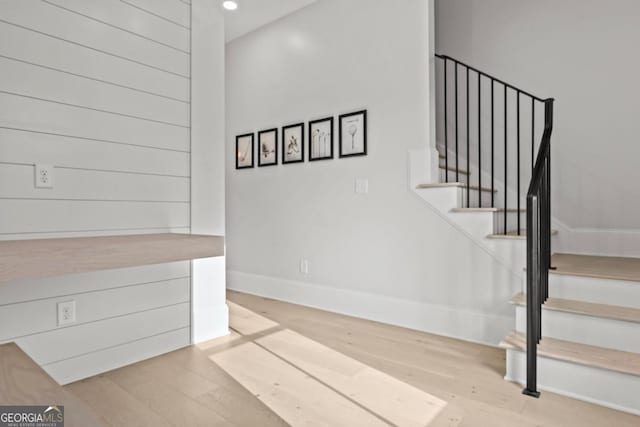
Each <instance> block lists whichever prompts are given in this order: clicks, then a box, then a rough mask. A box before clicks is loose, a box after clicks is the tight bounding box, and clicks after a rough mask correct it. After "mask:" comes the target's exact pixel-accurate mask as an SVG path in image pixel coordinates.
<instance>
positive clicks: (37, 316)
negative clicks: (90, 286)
mask: <svg viewBox="0 0 640 427" xmlns="http://www.w3.org/2000/svg"><path fill="white" fill-rule="evenodd" d="M70 300H73V301H75V302H76V324H77V325H81V324H84V323H87V322H95V321H99V320H103V319H107V318H110V317H115V316H123V315H126V314H132V313H135V312H138V311H145V310H151V309H153V308H157V307H164V306H168V305H172V304H177V303H184V302H188V301H189V279H188V278H182V279H174V280H167V281H163V282H155V283H147V284H143V285H137V286H128V287H125V288H116V289H108V290H104V291H98V292H91V293H81V294H73V295H65V296H61V297H56V298H50V299H41V300H36V301H29V302H24V303H20V304H11V305H5V306H0V341H7V342H9V341H13V340H14V339H15V338H16V337H20V336H23V335H30V334H35V333H41V332H43V331H52V330H55V329H58V322H57V304H58V303H59V302H63V301H70Z"/></svg>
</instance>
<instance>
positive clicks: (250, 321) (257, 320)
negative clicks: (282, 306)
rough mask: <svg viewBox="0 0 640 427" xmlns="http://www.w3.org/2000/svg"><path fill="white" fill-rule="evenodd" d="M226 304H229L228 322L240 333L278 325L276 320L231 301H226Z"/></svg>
mask: <svg viewBox="0 0 640 427" xmlns="http://www.w3.org/2000/svg"><path fill="white" fill-rule="evenodd" d="M227 305H228V306H229V324H230V325H231V327H232V328H233V329H235V330H236V331H238V332H239V333H241V334H242V335H252V334H257V333H259V332H262V331H266V330H267V329H271V328H273V327H276V326H278V324H277V323H276V322H274V321H272V320H269V319H267V318H266V317H264V316H260V315H259V314H257V313H254V312H253V311H251V310H247V309H246V308H244V307H242V306H240V305H238V304H235V303H233V302H231V301H227Z"/></svg>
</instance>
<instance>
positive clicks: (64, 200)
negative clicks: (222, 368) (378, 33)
mask: <svg viewBox="0 0 640 427" xmlns="http://www.w3.org/2000/svg"><path fill="white" fill-rule="evenodd" d="M198 3H199V2H197V4H198ZM194 7H195V6H194ZM198 7H201V6H198ZM0 16H1V19H2V21H1V22H0V75H2V79H0V239H2V240H11V239H27V238H49V237H73V236H89V235H110V234H132V233H158V232H183V233H188V232H190V229H191V227H192V226H193V228H194V230H196V231H200V232H204V231H209V229H208V228H207V227H206V225H207V222H206V221H203V220H201V218H200V216H199V215H200V214H201V213H202V212H205V211H207V212H209V214H210V215H213V216H212V218H213V221H214V222H215V224H213V225H212V228H211V230H213V231H216V232H221V233H222V234H223V231H224V221H223V220H222V218H223V212H222V209H223V199H224V196H223V194H221V192H222V191H223V190H222V186H223V177H222V176H221V174H220V173H218V174H217V175H213V176H211V177H210V178H209V177H207V180H210V182H217V184H218V186H217V187H215V185H214V186H212V187H211V189H212V190H211V194H210V196H209V198H214V200H215V201H216V203H217V205H216V204H215V203H214V206H213V207H211V204H208V205H206V207H203V205H205V204H206V203H205V202H204V201H203V200H204V199H205V198H204V197H203V196H202V192H203V190H202V185H203V181H204V180H203V179H202V178H203V177H202V175H201V174H202V173H203V172H202V167H203V166H202V164H201V163H197V162H194V165H193V167H192V165H191V160H192V153H191V146H192V144H191V143H192V142H193V154H195V155H197V156H200V155H202V156H205V155H206V156H207V157H210V156H217V160H215V159H213V160H212V159H209V163H210V164H214V163H215V161H218V162H219V161H221V159H222V158H223V157H222V153H221V148H222V145H223V144H222V143H221V141H222V140H221V139H218V140H217V142H210V144H212V143H214V144H216V145H215V146H214V145H212V146H211V147H209V148H207V146H205V144H203V133H204V132H206V130H207V129H206V126H204V125H202V124H201V122H202V114H199V113H200V108H202V109H205V108H206V109H207V110H206V112H205V113H206V114H219V109H220V107H219V106H217V108H218V110H216V109H211V108H208V107H202V104H203V101H202V100H201V99H200V98H198V100H197V102H196V103H194V105H193V109H194V122H196V123H194V124H195V125H194V140H193V141H191V137H190V134H191V117H190V110H191V106H190V98H191V96H190V77H191V71H190V62H191V54H190V44H191V43H190V28H189V27H190V5H189V4H188V3H185V2H182V1H178V0H161V1H153V2H149V1H144V0H130V1H128V2H118V1H110V0H101V1H93V2H86V1H81V0H51V1H47V2H40V1H10V2H9V1H7V2H2V3H1V4H0ZM209 19H210V21H208V24H209V25H210V26H211V25H212V24H213V22H212V21H211V19H212V18H211V17H209ZM205 36H206V34H205ZM214 42H215V41H214V40H212V41H209V42H208V43H209V46H210V47H211V46H212V43H214ZM218 42H219V44H218V45H217V46H218V50H217V51H214V53H218V54H219V55H220V54H221V53H220V52H221V49H222V41H221V39H219V40H218ZM196 45H197V44H196ZM207 54H208V52H206V53H203V52H202V51H201V50H200V51H198V55H196V56H195V57H194V58H193V59H194V62H195V63H196V65H197V66H199V65H200V62H196V61H199V60H200V56H199V55H201V56H204V55H207ZM208 71H209V70H208V69H205V70H203V72H200V73H194V80H195V83H197V84H198V85H199V87H202V86H205V85H206V82H205V81H204V78H203V74H204V73H207V72H208ZM218 77H219V79H220V80H219V82H220V84H221V82H222V78H221V76H220V75H219V76H218ZM209 78H210V79H212V78H213V77H209ZM220 84H218V85H217V86H214V90H215V91H216V92H217V93H215V94H214V95H213V96H212V98H216V95H217V98H216V99H218V100H220V99H223V94H222V91H221V90H220V88H219V86H220ZM212 86H213V84H212ZM196 118H197V119H196ZM208 120H209V121H210V122H211V117H209V118H208ZM213 126H214V127H215V130H216V131H217V132H218V133H219V134H221V133H222V128H223V123H220V122H213ZM210 141H216V140H215V139H213V140H210ZM216 147H218V148H216ZM207 150H208V151H207ZM205 151H206V153H205ZM199 158H200V157H198V159H199ZM34 163H44V164H50V165H54V183H55V186H54V188H53V189H36V188H34ZM220 169H221V166H220V165H218V170H220ZM192 172H193V173H192ZM207 173H208V172H207ZM192 181H193V184H195V185H194V194H193V201H194V208H193V209H191V201H192V198H191V190H192V189H191V186H192V185H191V184H192ZM216 208H217V209H218V210H217V211H216ZM209 222H211V221H209ZM218 234H220V233H218ZM196 278H197V276H196V275H195V274H194V288H195V287H196V285H198V284H199V283H201V282H200V281H197V280H195V279H196ZM218 280H220V279H219V278H218ZM223 284H224V282H223V281H222V282H220V281H218V289H223V288H224V286H223ZM211 286H213V284H211ZM190 288H191V266H190V263H189V262H179V263H172V264H165V265H157V266H145V267H139V268H132V269H125V270H113V271H104V272H98V273H91V274H78V275H71V276H65V277H57V278H51V279H45V280H29V281H20V282H8V283H1V284H0V342H5V341H16V342H17V343H18V344H19V345H20V346H22V347H23V348H24V349H25V350H26V351H27V353H28V354H29V355H31V356H32V357H33V358H34V359H35V361H36V362H38V363H39V364H41V365H42V366H43V367H44V368H45V370H47V371H48V372H49V373H50V374H51V375H52V376H53V377H54V378H55V379H56V380H58V381H59V382H61V383H66V382H70V381H73V380H76V379H79V378H83V377H86V376H89V375H92V374H95V373H97V372H101V371H104V370H108V369H112V368H114V367H117V366H120V365H123V364H127V363H131V362H134V361H137V360H140V359H144V358H146V357H149V356H152V355H156V354H159V353H163V352H166V351H170V350H172V349H175V348H178V347H182V346H185V345H188V344H189V343H190V341H191V333H192V331H191V326H192V325H191V322H190V311H191V289H190ZM68 300H75V301H76V304H77V323H76V324H74V325H72V326H70V327H63V328H60V327H58V325H57V321H56V304H57V303H58V302H60V301H68ZM194 305H195V304H194ZM223 305H224V304H223ZM195 325H196V323H195V320H194V326H195ZM194 332H195V331H194Z"/></svg>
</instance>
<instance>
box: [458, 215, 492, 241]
mask: <svg viewBox="0 0 640 427" xmlns="http://www.w3.org/2000/svg"><path fill="white" fill-rule="evenodd" d="M451 217H452V218H453V220H454V221H455V222H456V223H457V224H459V225H460V226H462V228H464V229H465V230H466V231H467V232H469V233H470V234H471V235H473V236H474V237H477V238H484V237H485V236H487V235H489V234H492V233H493V212H452V213H451Z"/></svg>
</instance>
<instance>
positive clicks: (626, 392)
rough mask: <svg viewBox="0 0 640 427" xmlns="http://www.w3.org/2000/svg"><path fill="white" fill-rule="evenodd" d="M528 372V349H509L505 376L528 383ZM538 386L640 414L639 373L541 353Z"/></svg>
mask: <svg viewBox="0 0 640 427" xmlns="http://www.w3.org/2000/svg"><path fill="white" fill-rule="evenodd" d="M526 373H527V363H526V355H525V353H524V352H522V351H519V350H511V349H508V350H507V373H506V375H505V379H506V380H508V381H513V382H517V383H519V384H523V385H524V384H525V381H526ZM538 387H539V389H540V390H548V391H551V392H554V393H557V394H562V395H565V396H569V397H573V398H576V399H580V400H585V401H587V402H592V403H596V404H599V405H602V406H607V407H610V408H614V409H618V410H621V411H626V412H631V413H633V414H636V415H640V377H638V376H634V375H627V374H622V373H619V372H614V371H609V370H606V369H600V368H594V367H590V366H585V365H580V364H576V363H569V362H564V361H560V360H554V359H549V358H546V357H538ZM543 398H544V397H543Z"/></svg>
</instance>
